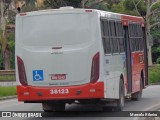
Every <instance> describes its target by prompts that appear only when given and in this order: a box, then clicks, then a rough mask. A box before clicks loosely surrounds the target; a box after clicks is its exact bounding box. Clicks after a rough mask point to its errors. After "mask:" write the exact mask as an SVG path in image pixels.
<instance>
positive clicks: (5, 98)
mask: <svg viewBox="0 0 160 120" xmlns="http://www.w3.org/2000/svg"><path fill="white" fill-rule="evenodd" d="M14 98H17V95H14V96H6V97H0V101H2V100H9V99H14Z"/></svg>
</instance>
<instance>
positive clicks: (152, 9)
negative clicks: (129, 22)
mask: <svg viewBox="0 0 160 120" xmlns="http://www.w3.org/2000/svg"><path fill="white" fill-rule="evenodd" d="M132 2H133V4H134V7H135V9H136V12H137V14H138V15H140V16H142V17H143V18H144V19H145V27H146V40H147V41H146V42H147V48H148V62H149V65H152V49H151V46H150V44H149V43H150V38H151V35H150V31H151V29H153V28H154V27H156V26H157V25H158V24H160V20H159V19H154V18H156V17H160V15H159V16H158V15H157V14H158V13H159V12H160V0H157V1H156V2H151V0H145V1H142V0H132ZM142 4H143V5H142ZM140 6H143V8H140Z"/></svg>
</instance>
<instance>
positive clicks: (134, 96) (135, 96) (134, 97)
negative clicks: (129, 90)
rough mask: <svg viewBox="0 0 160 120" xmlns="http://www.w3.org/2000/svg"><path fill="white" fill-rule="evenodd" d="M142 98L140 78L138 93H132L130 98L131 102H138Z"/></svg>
mask: <svg viewBox="0 0 160 120" xmlns="http://www.w3.org/2000/svg"><path fill="white" fill-rule="evenodd" d="M141 98H142V77H141V79H140V91H138V92H136V93H133V94H132V96H131V100H133V101H139V100H140V99H141Z"/></svg>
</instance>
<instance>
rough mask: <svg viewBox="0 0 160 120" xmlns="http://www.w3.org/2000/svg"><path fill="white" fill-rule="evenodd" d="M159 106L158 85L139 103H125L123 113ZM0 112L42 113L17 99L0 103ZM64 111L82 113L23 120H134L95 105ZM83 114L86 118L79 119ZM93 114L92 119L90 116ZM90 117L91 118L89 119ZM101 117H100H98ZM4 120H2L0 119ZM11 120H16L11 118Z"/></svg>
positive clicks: (159, 86) (147, 89)
mask: <svg viewBox="0 0 160 120" xmlns="http://www.w3.org/2000/svg"><path fill="white" fill-rule="evenodd" d="M157 106H160V85H153V86H149V87H147V88H146V89H144V91H143V97H142V99H141V101H130V100H127V101H126V103H125V108H124V111H146V110H150V109H152V108H154V107H157ZM0 111H43V110H42V106H41V104H39V103H23V102H18V101H17V99H11V100H5V101H0ZM66 111H83V112H78V113H76V112H71V113H70V114H71V115H73V116H74V117H70V116H67V117H63V114H61V115H60V116H61V117H54V114H53V113H44V115H45V116H47V117H45V118H24V119H26V120H35V119H47V120H48V119H55V120H57V119H60V120H71V119H76V120H81V119H83V120H84V119H86V120H93V119H95V120H106V119H108V120H133V119H136V118H135V117H130V118H128V117H125V118H122V117H116V113H114V112H103V113H102V112H101V111H102V108H101V107H99V106H97V105H78V104H71V105H67V107H66ZM91 111H94V112H91ZM82 114H83V115H84V114H85V116H86V117H80V116H83V115H82ZM93 114H94V117H93V116H92V115H93ZM105 114H112V115H115V117H104V116H105ZM89 116H91V117H89ZM100 116H101V117H100ZM1 119H4V118H0V120H1ZM11 119H12V120H17V118H11ZM20 119H22V118H20Z"/></svg>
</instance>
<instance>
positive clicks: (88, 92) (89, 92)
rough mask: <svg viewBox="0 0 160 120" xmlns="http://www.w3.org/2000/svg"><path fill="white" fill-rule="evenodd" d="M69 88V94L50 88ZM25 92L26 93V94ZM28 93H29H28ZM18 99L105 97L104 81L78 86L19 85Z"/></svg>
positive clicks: (41, 99)
mask: <svg viewBox="0 0 160 120" xmlns="http://www.w3.org/2000/svg"><path fill="white" fill-rule="evenodd" d="M59 89H68V90H69V93H68V94H50V90H59ZM24 93H25V94H24ZM27 93H28V94H27ZM17 95H18V101H43V100H67V99H92V98H104V83H103V82H97V83H94V84H92V83H89V84H85V85H78V86H66V87H64V86H63V87H60V86H59V87H57V86H54V87H53V86H50V87H40V86H39V87H36V86H21V85H18V86H17Z"/></svg>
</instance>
